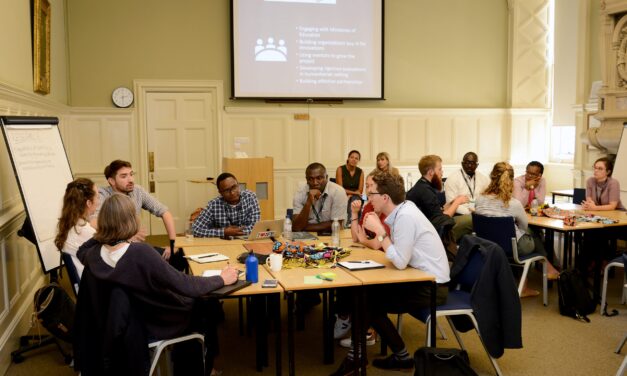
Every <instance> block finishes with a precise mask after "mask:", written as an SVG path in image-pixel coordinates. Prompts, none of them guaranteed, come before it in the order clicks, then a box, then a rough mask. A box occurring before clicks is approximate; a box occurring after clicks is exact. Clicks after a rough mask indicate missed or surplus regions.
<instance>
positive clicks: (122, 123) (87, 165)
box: [63, 108, 140, 176]
mask: <svg viewBox="0 0 627 376" xmlns="http://www.w3.org/2000/svg"><path fill="white" fill-rule="evenodd" d="M132 111H133V110H132V109H131V110H118V109H112V110H107V109H102V108H94V109H90V108H84V109H75V110H72V112H71V114H70V115H69V116H68V119H67V122H68V124H69V125H68V127H64V132H63V135H64V143H65V147H66V151H67V153H68V159H69V160H70V166H71V167H72V173H73V174H74V175H75V176H77V175H78V176H98V175H102V171H103V169H104V167H105V166H106V165H108V164H109V163H111V161H112V160H114V159H123V160H128V161H131V163H133V162H136V161H135V157H136V156H137V153H138V152H139V149H140V148H139V146H138V145H136V140H137V137H136V134H135V132H134V129H135V128H134V127H133V112H132Z"/></svg>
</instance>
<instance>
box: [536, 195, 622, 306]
mask: <svg viewBox="0 0 627 376" xmlns="http://www.w3.org/2000/svg"><path fill="white" fill-rule="evenodd" d="M555 206H556V207H558V208H560V209H562V210H572V211H574V212H575V214H582V215H587V214H592V215H598V216H601V217H607V218H610V219H613V220H617V221H618V222H617V223H611V224H604V223H592V222H576V223H575V225H574V226H566V225H564V221H563V220H561V219H556V218H550V217H545V216H540V217H537V216H530V215H529V216H528V218H529V226H533V227H538V228H543V229H545V230H548V231H547V232H546V241H545V244H546V246H547V248H548V249H549V250H552V249H553V239H554V237H553V234H554V232H556V231H557V232H560V233H563V234H564V244H563V248H564V257H563V260H562V268H563V269H565V268H567V267H568V265H569V262H568V259H569V257H571V256H572V257H573V260H576V257H577V255H578V254H580V253H581V251H580V249H581V244H582V238H583V234H584V233H587V232H590V231H603V230H604V229H608V228H613V227H623V228H625V230H626V231H627V227H625V226H627V212H625V211H620V210H606V211H601V210H583V209H582V207H581V205H577V204H558V205H555ZM573 239H574V240H575V250H574V251H575V252H574V253H573V254H572V255H571V251H572V249H571V245H572V240H573ZM593 255H595V256H598V257H597V260H596V261H597V262H596V267H595V270H594V296H595V298H597V299H598V298H599V296H600V295H599V291H600V285H601V265H600V264H601V255H600V254H599V252H595V253H593Z"/></svg>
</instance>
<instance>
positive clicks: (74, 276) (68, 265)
mask: <svg viewBox="0 0 627 376" xmlns="http://www.w3.org/2000/svg"><path fill="white" fill-rule="evenodd" d="M61 256H62V257H63V263H64V264H65V269H66V270H67V274H68V276H69V277H70V284H71V285H72V290H73V291H74V296H78V286H79V285H80V283H81V277H80V276H79V275H78V271H77V270H76V266H75V265H74V260H72V256H71V255H70V254H69V253H65V252H61Z"/></svg>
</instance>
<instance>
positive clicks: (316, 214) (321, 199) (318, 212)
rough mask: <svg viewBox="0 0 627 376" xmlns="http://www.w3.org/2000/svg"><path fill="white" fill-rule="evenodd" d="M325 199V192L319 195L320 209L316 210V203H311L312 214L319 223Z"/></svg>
mask: <svg viewBox="0 0 627 376" xmlns="http://www.w3.org/2000/svg"><path fill="white" fill-rule="evenodd" d="M326 199H327V194H326V193H323V194H322V197H320V200H319V201H320V211H318V210H316V204H315V203H314V204H313V205H311V210H313V213H314V215H315V216H316V221H318V223H320V214H322V208H324V202H325V201H326Z"/></svg>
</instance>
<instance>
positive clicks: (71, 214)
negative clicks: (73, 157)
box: [54, 178, 99, 277]
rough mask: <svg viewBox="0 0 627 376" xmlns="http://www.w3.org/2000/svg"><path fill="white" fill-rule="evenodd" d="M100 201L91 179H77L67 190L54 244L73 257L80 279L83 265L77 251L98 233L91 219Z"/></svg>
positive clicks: (69, 184)
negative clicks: (77, 256)
mask: <svg viewBox="0 0 627 376" xmlns="http://www.w3.org/2000/svg"><path fill="white" fill-rule="evenodd" d="M98 200H99V198H98V188H97V187H96V184H94V182H93V181H91V180H89V179H86V178H77V179H75V180H74V181H72V182H70V183H68V185H67V187H66V188H65V195H64V196H63V209H61V217H60V218H59V223H58V224H57V236H56V238H55V239H54V244H55V245H56V246H57V249H59V250H60V251H61V252H63V253H67V254H69V255H71V256H72V261H74V266H75V267H76V271H77V272H78V275H79V277H80V276H81V275H82V274H83V264H82V263H81V262H80V261H79V260H78V258H76V251H77V250H78V247H80V246H81V245H83V243H85V242H86V241H87V240H89V239H91V237H92V236H93V235H94V233H95V232H96V229H94V228H93V227H92V226H91V224H90V223H89V217H91V216H92V215H93V214H94V212H95V211H96V208H97V207H98Z"/></svg>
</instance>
